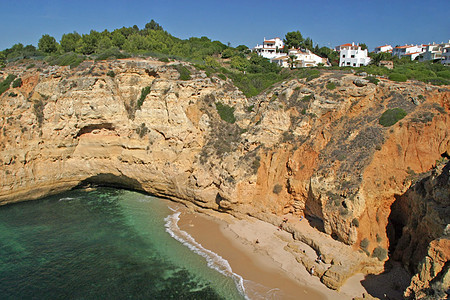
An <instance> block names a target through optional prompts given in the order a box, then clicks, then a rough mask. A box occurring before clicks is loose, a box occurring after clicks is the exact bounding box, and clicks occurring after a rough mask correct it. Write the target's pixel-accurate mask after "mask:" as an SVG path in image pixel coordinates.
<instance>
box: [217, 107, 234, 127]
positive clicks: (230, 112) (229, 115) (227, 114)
mask: <svg viewBox="0 0 450 300" xmlns="http://www.w3.org/2000/svg"><path fill="white" fill-rule="evenodd" d="M216 109H217V112H218V113H219V116H220V118H221V119H222V120H224V121H225V122H228V123H230V124H234V122H236V118H235V116H234V107H231V106H228V105H226V104H222V103H221V102H216Z"/></svg>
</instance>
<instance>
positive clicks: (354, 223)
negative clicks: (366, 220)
mask: <svg viewBox="0 0 450 300" xmlns="http://www.w3.org/2000/svg"><path fill="white" fill-rule="evenodd" d="M352 225H353V226H355V227H359V220H358V219H357V218H354V219H353V220H352Z"/></svg>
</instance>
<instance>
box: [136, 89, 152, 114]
mask: <svg viewBox="0 0 450 300" xmlns="http://www.w3.org/2000/svg"><path fill="white" fill-rule="evenodd" d="M148 94H150V87H149V86H146V87H144V88H142V90H141V96H140V97H139V99H138V101H137V102H136V109H141V106H142V104H144V100H145V98H146V97H147V95H148Z"/></svg>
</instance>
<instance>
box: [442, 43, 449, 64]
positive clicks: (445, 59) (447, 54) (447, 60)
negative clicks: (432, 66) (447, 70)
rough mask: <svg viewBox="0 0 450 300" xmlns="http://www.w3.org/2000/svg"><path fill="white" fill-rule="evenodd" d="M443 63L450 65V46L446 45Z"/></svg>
mask: <svg viewBox="0 0 450 300" xmlns="http://www.w3.org/2000/svg"><path fill="white" fill-rule="evenodd" d="M441 63H442V64H444V65H450V47H446V48H444V50H443V51H442V60H441Z"/></svg>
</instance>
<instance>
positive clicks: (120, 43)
mask: <svg viewBox="0 0 450 300" xmlns="http://www.w3.org/2000/svg"><path fill="white" fill-rule="evenodd" d="M285 42H286V44H287V45H293V46H298V47H302V48H307V49H310V50H311V51H313V52H314V53H316V54H318V55H320V56H322V57H326V58H328V60H329V61H330V62H331V63H332V64H333V65H334V66H333V67H331V68H332V69H339V70H343V71H344V72H349V73H350V72H356V73H358V72H366V73H368V74H372V75H378V76H384V77H387V78H390V79H392V80H394V81H395V80H397V79H399V80H400V79H401V81H404V80H407V79H415V80H420V81H423V82H427V83H431V84H435V85H447V84H450V70H449V68H448V67H447V66H443V65H441V64H433V63H419V62H415V61H414V62H411V61H409V60H405V59H401V60H400V59H398V58H395V57H394V58H392V57H391V58H389V59H391V60H394V65H395V68H394V69H393V70H389V69H387V68H385V67H379V66H377V64H376V62H377V61H379V60H381V59H383V60H384V59H386V58H385V57H378V56H377V57H372V60H373V62H375V63H374V64H372V65H369V66H365V67H360V68H349V67H338V66H336V63H337V62H338V59H339V57H338V55H337V53H336V52H335V51H333V50H332V49H330V48H327V47H321V48H319V46H318V45H317V44H316V45H315V46H314V43H313V41H312V39H311V38H309V37H307V38H303V36H302V35H301V33H300V32H299V31H293V32H288V33H287V34H286V37H285ZM137 56H138V57H139V56H141V57H149V56H151V57H155V58H157V59H159V60H161V61H166V62H169V61H171V60H179V61H187V62H190V63H192V64H194V66H195V67H196V68H198V69H202V70H204V71H206V73H207V75H208V76H213V75H215V76H217V77H219V78H221V79H223V80H226V79H227V78H229V79H231V80H232V81H233V83H234V84H235V85H236V86H237V87H238V88H240V89H241V90H242V91H243V92H244V94H245V95H246V96H247V97H251V96H255V95H258V94H259V93H261V92H262V91H263V90H265V89H267V88H268V87H270V86H272V85H273V84H275V83H277V82H280V81H283V80H286V79H288V78H295V77H300V78H307V80H311V79H314V78H315V77H317V76H319V74H320V71H319V70H320V69H325V68H324V67H318V68H314V69H294V70H287V69H282V68H281V67H279V66H278V65H277V64H275V63H271V62H269V60H267V59H265V58H263V57H261V56H258V55H257V54H255V53H251V51H250V49H249V48H248V47H247V46H245V45H239V46H237V47H231V46H230V45H225V44H223V43H222V42H220V41H212V40H210V39H209V38H207V37H204V36H203V37H200V38H198V37H191V38H189V39H186V40H182V39H179V38H177V37H174V36H172V35H171V34H170V33H168V32H167V31H165V30H164V29H163V27H162V26H161V25H159V24H158V23H157V22H155V21H154V20H151V21H150V22H149V23H147V24H145V26H144V28H142V29H140V28H139V27H138V26H136V25H134V26H132V27H122V28H119V29H115V30H113V31H111V32H110V31H108V30H104V31H102V32H98V31H95V30H91V31H90V32H89V34H81V35H80V34H79V33H77V32H72V33H66V34H63V35H62V37H61V40H60V41H59V42H58V41H56V39H55V38H54V37H52V36H50V35H48V34H44V35H42V37H41V38H40V39H39V42H38V47H37V48H36V47H35V46H33V45H27V46H24V45H23V44H20V43H18V44H15V45H13V46H12V47H11V48H8V49H5V50H3V51H0V67H4V66H5V65H6V64H8V63H15V62H18V61H19V62H20V61H24V60H27V59H31V60H40V61H43V62H44V63H46V64H49V65H61V66H71V67H75V66H77V65H79V64H80V63H81V62H83V61H84V60H108V59H121V58H127V57H137ZM30 65H32V62H30ZM328 69H329V68H328ZM399 74H400V75H399Z"/></svg>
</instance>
